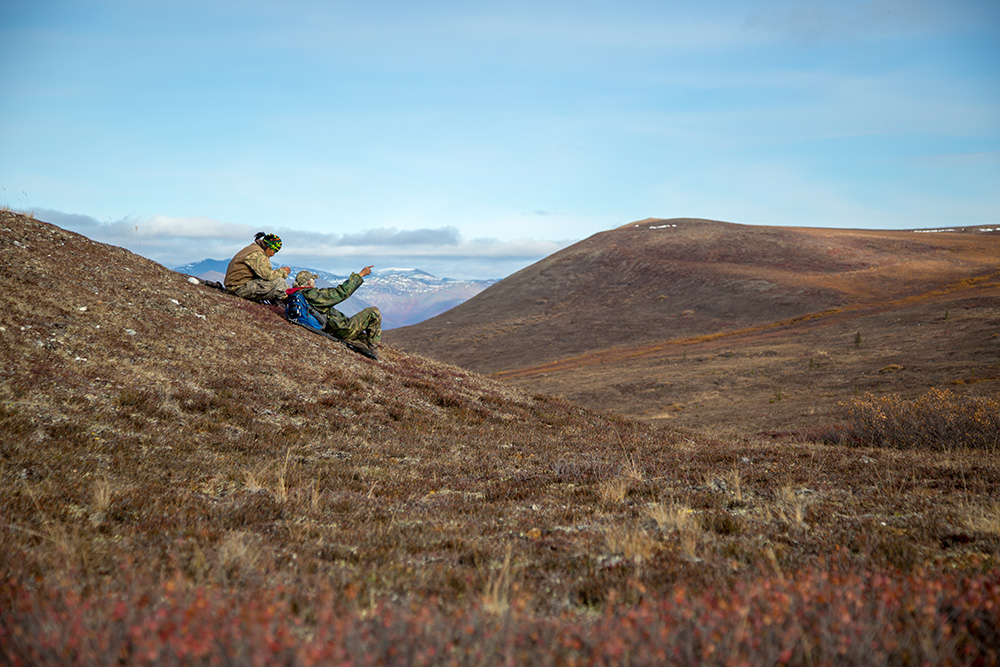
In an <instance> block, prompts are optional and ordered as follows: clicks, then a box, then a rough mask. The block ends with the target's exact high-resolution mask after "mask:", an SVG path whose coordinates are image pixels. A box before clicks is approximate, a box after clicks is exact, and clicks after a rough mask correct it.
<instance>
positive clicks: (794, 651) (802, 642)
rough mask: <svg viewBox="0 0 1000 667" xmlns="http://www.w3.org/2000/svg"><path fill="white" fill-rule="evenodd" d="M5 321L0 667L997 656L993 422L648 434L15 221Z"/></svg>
mask: <svg viewBox="0 0 1000 667" xmlns="http://www.w3.org/2000/svg"><path fill="white" fill-rule="evenodd" d="M976 285H977V286H983V285H984V283H983V282H982V281H980V282H977V283H976ZM0 294H2V295H3V296H2V305H3V307H2V308H0V664H5V665H6V664H11V665H39V666H46V665H58V666H60V667H61V666H63V665H93V664H101V665H104V664H122V665H161V664H281V665H295V666H298V665H317V664H362V665H438V664H456V665H492V664H498V665H500V664H504V665H509V664H538V665H562V664H622V663H623V662H628V663H629V664H636V665H660V664H665V663H671V662H676V663H677V664H731V663H733V662H736V663H740V664H743V663H745V664H777V663H778V662H783V663H787V664H807V663H818V664H837V663H850V664H896V663H899V664H904V663H911V662H920V663H924V662H926V663H930V664H948V663H952V664H958V663H963V662H967V663H973V664H992V663H994V662H996V660H997V659H998V654H997V650H996V647H997V646H998V640H997V639H998V638H997V635H996V632H995V628H996V627H998V626H1000V457H998V456H997V452H998V450H1000V401H997V400H996V399H995V398H994V399H993V400H991V401H980V402H972V403H961V402H956V401H954V400H953V399H948V405H944V406H938V405H936V404H935V405H932V406H931V408H930V409H927V410H925V411H924V412H926V415H923V414H916V415H915V417H912V418H911V417H907V418H906V419H905V420H904V421H903V425H904V426H911V425H912V426H914V427H915V430H920V429H923V431H926V433H925V435H928V436H929V440H928V442H926V443H925V444H924V445H922V446H920V447H914V446H912V444H911V443H910V442H909V441H902V442H901V441H899V440H898V439H897V440H886V438H884V437H882V436H881V435H879V433H877V432H876V433H875V436H876V437H874V438H873V437H870V436H867V435H866V432H865V429H868V428H869V426H868V425H867V424H866V423H864V422H863V421H857V420H853V421H852V420H848V421H847V423H846V425H845V427H844V429H846V430H844V429H840V430H838V429H834V430H832V431H831V434H832V435H831V437H829V438H816V439H812V440H810V439H807V438H804V437H802V436H799V437H798V438H795V439H792V438H780V439H776V438H774V437H772V436H769V435H768V436H760V435H756V434H753V433H749V432H748V433H743V434H740V435H733V436H725V437H706V436H704V435H702V434H700V433H697V432H695V431H692V430H690V429H683V430H682V429H673V428H655V427H653V426H651V425H649V424H645V423H642V422H637V421H634V420H629V419H625V418H621V417H619V416H615V415H609V414H607V413H604V412H600V411H595V410H590V409H586V408H583V407H580V406H578V405H575V404H573V403H570V402H568V401H565V400H562V399H559V398H555V397H553V396H551V395H547V394H542V393H538V392H528V391H523V390H521V389H518V388H516V387H511V386H510V385H508V384H507V383H505V382H499V381H497V380H495V379H492V378H488V377H484V376H482V375H479V374H476V373H473V372H469V371H465V370H462V369H461V368H458V367H456V366H452V365H447V364H443V363H440V362H437V361H433V360H430V359H427V358H424V357H421V356H419V355H412V354H407V353H405V352H402V351H400V350H398V349H396V348H395V347H393V346H391V345H390V346H389V347H387V349H385V351H384V353H383V354H382V359H381V360H380V361H378V362H375V361H372V360H370V359H367V358H365V357H362V356H360V355H357V354H354V353H353V352H351V351H349V350H347V349H346V348H344V347H343V346H341V345H340V344H338V343H335V342H332V341H329V340H327V339H325V338H322V337H319V336H316V335H314V334H311V333H309V332H307V331H305V330H303V329H301V328H299V327H294V326H291V325H289V324H288V323H287V322H286V321H285V320H284V318H283V317H282V315H281V313H280V312H279V311H278V309H276V308H273V307H269V306H261V305H257V304H253V303H249V302H246V301H243V300H240V299H238V298H236V297H233V296H231V295H229V294H225V293H222V292H220V291H216V290H212V289H209V288H207V287H205V286H204V285H199V284H194V283H191V282H189V281H188V280H186V279H185V277H184V276H182V275H180V274H178V273H176V272H174V271H170V270H169V269H167V268H166V267H163V266H160V265H159V264H156V263H154V262H151V261H148V260H146V259H143V258H141V257H138V256H136V255H134V254H132V253H130V252H128V251H126V250H123V249H121V248H116V247H112V246H108V245H104V244H100V243H94V242H92V241H90V240H88V239H86V238H83V237H81V236H79V235H77V234H73V233H70V232H66V231H64V230H62V229H59V228H58V227H55V226H53V225H50V224H47V223H44V222H41V221H38V220H34V219H32V218H30V217H26V216H23V215H18V214H15V213H12V212H10V211H7V210H0ZM904 298H905V297H904ZM979 298H980V297H974V298H973V297H971V293H970V296H968V297H966V300H965V301H963V302H962V303H963V304H964V306H968V307H969V309H968V310H961V311H959V310H954V311H951V314H950V315H949V316H948V317H947V319H944V316H943V315H941V314H940V313H938V318H939V319H944V321H945V322H947V323H960V322H962V321H964V319H963V318H965V315H964V313H973V312H978V311H976V309H977V308H979V305H977V304H978V303H979V301H977V300H976V299H979ZM948 306H949V307H951V308H954V307H955V304H952V303H950V302H949V304H948ZM964 306H963V307H964ZM922 328H923V327H922ZM928 331H929V334H930V335H932V336H938V337H941V336H942V335H944V334H946V333H947V330H946V329H944V328H942V327H937V328H928ZM762 335H767V334H762ZM868 340H869V335H868V334H865V338H864V341H863V342H862V346H861V349H862V350H863V349H865V346H866V345H867V344H868ZM939 340H940V341H942V342H940V343H938V344H942V345H943V344H945V342H946V341H950V340H951V339H950V338H947V337H945V338H939ZM772 344H773V345H774V346H775V347H776V349H777V346H778V343H772ZM977 344H978V343H977ZM901 347H902V345H901ZM690 349H691V350H692V351H694V350H696V349H698V348H697V346H692V347H690ZM647 351H648V352H649V354H654V353H658V350H656V349H653V348H650V349H649V350H647ZM699 355H702V353H700V352H699ZM703 356H705V359H704V360H703V361H702V360H699V359H697V358H694V359H692V358H691V357H694V354H692V355H689V359H690V363H692V364H694V363H698V364H703V366H702V367H701V368H702V369H706V370H707V369H708V368H710V367H712V364H715V363H717V362H719V361H720V360H722V359H725V358H726V357H724V356H720V357H711V358H710V357H709V356H708V355H707V354H704V355H703ZM773 358H775V357H768V359H773ZM673 361H676V360H671V362H672V363H673ZM818 362H819V363H820V364H824V363H828V362H827V361H824V360H822V359H818ZM575 363H578V364H579V365H580V366H581V367H590V366H588V364H590V361H589V360H587V359H579V360H578V362H575ZM644 364H645V365H652V364H648V363H646V362H644ZM598 365H599V364H598ZM676 365H677V366H678V367H680V366H682V363H681V362H678V363H677V364H676ZM831 372H837V371H835V370H832V371H831ZM904 374H905V371H900V372H899V373H897V375H899V376H903V375H904ZM963 377H965V378H966V379H968V380H969V381H970V382H973V381H976V380H979V379H981V375H980V373H979V372H978V371H977V373H976V375H975V376H974V377H973V376H972V374H971V372H970V373H968V374H967V375H965V376H963ZM628 381H629V382H634V381H637V380H636V379H635V378H634V377H629V378H628ZM986 384H987V383H978V384H971V385H968V386H972V387H976V386H984V385H986ZM627 391H629V392H631V393H633V394H636V395H638V394H641V393H642V392H644V391H645V388H643V387H636V388H633V389H627ZM865 405H869V406H875V407H878V404H876V403H873V402H871V401H869V402H867V403H865ZM968 407H971V408H973V411H972V412H971V413H969V414H968V415H967V419H966V421H964V422H963V421H958V422H954V420H952V421H949V423H957V424H958V427H957V430H956V428H955V427H953V428H952V431H953V432H954V433H957V435H958V436H959V437H961V438H964V439H963V440H962V441H961V442H956V441H954V440H952V439H951V438H950V436H942V435H941V434H940V432H939V431H937V430H936V427H937V425H938V424H937V422H933V419H932V423H931V424H930V425H931V426H934V427H935V428H934V429H930V430H928V429H927V428H924V427H923V425H924V424H926V423H927V421H926V420H925V419H924V416H930V417H931V418H937V417H941V416H942V415H943V416H944V417H948V418H949V419H950V418H951V417H954V416H956V415H958V414H959V409H960V408H963V409H964V408H968ZM969 420H972V421H971V422H970V421H969ZM969 423H975V424H976V425H977V427H979V426H978V425H981V428H980V430H981V431H984V433H983V434H979V433H978V432H977V433H976V434H973V437H970V436H969V430H970V429H968V428H965V426H966V425H967V424H969ZM869 430H870V429H869ZM844 433H848V434H851V435H850V437H847V438H842V437H841V435H842V434H844ZM862 436H864V438H863V437H862ZM983 436H985V437H983ZM873 442H874V443H875V444H872V443H873ZM935 629H939V630H940V631H935Z"/></svg>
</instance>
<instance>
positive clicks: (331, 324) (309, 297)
mask: <svg viewBox="0 0 1000 667" xmlns="http://www.w3.org/2000/svg"><path fill="white" fill-rule="evenodd" d="M371 272H372V267H370V266H366V267H365V268H363V269H361V270H360V271H358V272H357V273H352V274H351V276H350V277H349V278H348V279H347V280H345V281H344V282H342V283H341V284H340V285H338V286H337V287H316V278H318V277H319V276H317V275H316V274H315V273H309V272H308V271H299V272H298V273H297V274H295V287H293V288H291V289H290V290H288V291H287V293H288V294H292V293H293V292H301V293H302V296H303V297H305V300H306V301H308V302H309V305H310V306H312V307H313V308H315V309H316V310H318V311H320V312H321V313H323V314H324V315H326V325H324V327H323V331H325V332H327V333H329V334H331V335H332V336H336V337H337V338H339V339H341V340H346V341H354V342H358V343H361V344H363V345H365V346H366V347H368V348H369V349H370V350H372V351H374V350H376V349H378V347H379V345H380V344H381V341H382V313H381V312H380V311H379V309H378V308H377V307H375V306H370V307H368V308H365V309H364V310H362V311H361V312H360V313H357V314H356V315H353V316H351V317H347V316H346V315H344V314H343V313H342V312H340V311H339V310H337V309H336V308H334V306H335V305H337V304H338V303H340V302H341V301H344V300H346V299H347V298H348V297H350V296H351V295H352V294H354V292H355V291H356V290H357V289H358V288H359V287H361V285H362V283H364V278H365V276H367V275H368V274H370V273H371Z"/></svg>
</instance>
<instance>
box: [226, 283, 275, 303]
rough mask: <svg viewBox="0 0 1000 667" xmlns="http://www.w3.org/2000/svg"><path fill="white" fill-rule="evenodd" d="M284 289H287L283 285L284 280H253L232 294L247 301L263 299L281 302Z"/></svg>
mask: <svg viewBox="0 0 1000 667" xmlns="http://www.w3.org/2000/svg"><path fill="white" fill-rule="evenodd" d="M286 289H288V285H286V284H285V279H284V278H275V279H274V280H261V279H260V278H254V279H253V280H251V281H250V282H248V283H247V284H246V285H243V286H242V287H237V288H236V289H235V290H233V294H235V295H236V296H238V297H240V298H241V299H247V300H248V301H264V300H265V299H273V300H275V301H281V300H282V299H284V298H285V290H286Z"/></svg>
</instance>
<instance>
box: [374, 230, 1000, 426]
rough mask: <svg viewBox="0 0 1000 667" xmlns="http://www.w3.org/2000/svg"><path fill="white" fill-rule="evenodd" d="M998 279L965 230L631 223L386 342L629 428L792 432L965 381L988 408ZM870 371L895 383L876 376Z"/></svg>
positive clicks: (987, 238) (998, 325)
mask: <svg viewBox="0 0 1000 667" xmlns="http://www.w3.org/2000/svg"><path fill="white" fill-rule="evenodd" d="M998 268H1000V233H998V232H997V231H994V230H988V231H987V230H984V229H983V228H964V229H960V230H955V231H947V232H945V231H938V232H933V233H930V232H924V233H920V232H916V231H871V230H840V229H812V228H780V227H758V226H748V225H738V224H732V223H724V222H714V221H708V220H691V219H676V220H644V221H641V222H638V223H630V224H628V225H624V226H622V227H619V228H617V229H614V230H611V231H608V232H604V233H601V234H596V235H594V236H592V237H590V238H588V239H586V240H584V241H581V242H580V243H577V244H576V245H573V246H571V247H569V248H566V249H564V250H562V251H560V252H558V253H555V254H554V255H552V256H550V257H548V258H546V259H544V260H542V261H540V262H538V263H536V264H534V265H532V266H530V267H528V268H526V269H524V270H522V271H520V272H518V273H517V274H515V275H513V276H511V277H509V278H507V279H505V280H502V281H500V282H499V283H497V284H495V285H493V286H492V287H490V288H489V289H487V290H486V291H484V292H483V293H481V294H480V295H478V296H476V297H474V298H473V299H471V300H469V301H468V302H466V303H464V304H462V305H460V306H458V307H457V308H455V309H453V310H451V311H449V312H447V313H444V314H443V315H440V316H438V317H436V318H434V319H431V320H428V321H426V322H423V323H421V324H419V325H415V326H412V327H407V328H403V329H399V330H395V331H393V332H391V335H390V338H389V340H391V341H392V342H393V343H394V344H396V345H398V346H399V347H401V348H403V349H410V350H420V351H421V353H423V354H427V355H430V356H433V357H435V358H438V359H442V360H445V361H448V362H450V363H455V364H458V365H461V366H464V367H467V368H471V369H475V370H479V371H482V372H488V373H495V374H496V375H497V376H498V377H501V378H504V379H505V380H507V381H508V382H511V383H515V384H518V385H520V386H523V387H526V388H529V389H531V390H538V391H546V392H552V393H555V394H557V395H561V396H565V397H569V398H571V399H573V400H574V401H578V402H580V403H581V404H583V405H588V406H591V407H598V408H600V409H609V410H614V411H617V412H621V413H622V414H626V415H630V416H633V417H637V418H641V419H645V420H650V421H662V420H671V421H673V422H674V423H676V424H678V425H684V426H697V427H705V426H713V425H714V426H717V427H720V428H728V427H755V428H760V429H780V428H792V427H801V426H804V425H809V424H813V425H815V424H816V423H817V422H818V421H822V419H828V418H829V416H830V414H831V411H832V409H833V408H834V407H835V406H836V405H837V403H838V402H841V401H845V400H848V399H849V398H850V397H851V396H852V395H853V394H855V393H856V392H858V391H860V390H865V389H871V388H873V387H879V388H881V389H883V390H885V389H886V388H887V387H891V388H893V389H903V390H909V391H917V390H918V389H926V388H928V387H931V386H937V385H941V384H944V383H948V382H952V381H958V380H960V379H961V378H962V377H964V376H966V375H968V374H969V373H976V372H978V373H979V378H980V379H983V378H993V379H994V384H988V385H982V386H979V387H976V388H975V389H970V390H974V391H991V390H992V391H995V390H996V388H997V384H996V383H995V379H996V378H997V377H1000V368H998V366H997V361H998V360H1000V341H998V340H997V339H996V338H995V337H994V336H993V334H995V333H997V332H998V331H1000V291H998V288H997V277H998V274H997V271H998ZM946 314H948V315H950V319H949V320H948V321H947V322H945V323H944V324H940V321H941V320H944V318H945V317H946ZM924 323H926V324H928V325H930V326H929V327H928V328H924V329H921V328H920V327H921V326H922V325H923V324H924ZM930 331H935V332H936V333H937V335H935V336H931V335H925V334H928V332H930ZM859 335H860V336H861V340H862V342H861V344H859V345H855V342H856V338H857V337H858V336H859ZM709 360H713V361H711V362H709ZM887 366H903V367H905V369H906V370H905V372H901V373H892V372H885V373H881V374H880V373H879V370H881V369H883V368H885V367H887ZM802 369H805V371H809V372H803V373H799V372H798V371H799V370H802ZM817 369H822V370H817Z"/></svg>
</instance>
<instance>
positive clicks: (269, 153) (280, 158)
mask: <svg viewBox="0 0 1000 667" xmlns="http://www.w3.org/2000/svg"><path fill="white" fill-rule="evenodd" d="M0 80H2V81H3V82H4V84H3V95H2V96H0V187H2V190H0V205H6V206H8V207H10V208H15V209H24V210H31V211H34V212H35V213H36V215H38V217H39V218H41V219H43V220H47V221H50V222H53V223H56V224H59V225H60V226H63V227H65V228H67V229H72V230H74V231H79V232H81V233H84V234H86V235H88V236H90V237H91V238H95V239H97V240H100V241H105V242H111V243H114V244H115V245H122V246H125V247H128V248H129V249H131V250H133V251H136V252H139V253H140V254H143V255H145V256H148V257H150V258H152V259H155V260H156V261H159V262H162V263H164V264H166V265H167V266H179V265H181V264H185V263H187V262H190V261H196V260H199V259H203V258H206V257H213V258H225V257H228V256H231V255H232V254H233V253H234V252H235V251H236V250H238V249H239V248H241V247H243V245H245V244H246V243H247V242H249V240H250V239H251V238H252V236H253V234H254V233H255V232H257V231H271V232H276V233H278V234H280V235H281V236H282V238H283V239H284V244H285V245H284V249H283V250H282V253H281V254H279V255H278V256H277V257H276V260H278V263H282V264H283V263H286V262H287V263H293V264H297V265H305V266H313V267H314V268H320V269H325V270H331V271H338V272H346V271H348V270H352V269H357V268H360V267H361V266H364V265H367V264H372V263H374V264H376V266H382V267H388V266H390V265H392V266H412V267H417V268H421V269H424V270H426V271H429V272H431V273H434V274H436V275H439V276H446V277H457V278H470V277H475V278H501V277H504V276H506V275H509V274H510V273H512V272H513V271H515V270H517V269H519V268H521V267H523V266H527V265H528V264H530V263H532V262H534V261H537V260H538V259H540V258H541V257H543V256H545V255H547V254H550V253H551V252H554V251H556V250H558V249H559V248H561V247H564V246H566V245H568V244H569V243H571V242H573V241H576V240H579V239H581V238H585V237H587V236H589V235H591V234H593V233H596V232H599V231H603V230H606V229H611V228H614V227H617V226H620V225H623V224H626V223H628V222H631V221H635V220H639V219H643V218H647V217H661V218H669V217H702V218H712V219H718V220H726V221H729V222H740V223H747V224H765V225H785V226H797V225H802V226H821V227H860V228H876V229H905V228H920V227H924V228H926V227H942V226H949V227H950V226H958V225H978V224H996V223H998V222H1000V2H997V0H898V1H889V0H869V1H856V0H837V1H836V2H833V1H831V2H827V1H825V0H797V1H794V2H793V1H787V0H780V1H779V0H775V1H769V0H761V1H744V2H732V1H718V0H703V1H701V2H697V3H689V2H667V1H663V0H659V1H630V0H622V1H620V2H588V1H586V0H577V1H575V2H562V1H546V0H530V1H526V2H516V1H515V2H503V1H500V2H489V3H485V2H443V1H429V2H398V1H395V0H387V1H384V2H369V3H360V2H339V1H337V0H328V1H318V0H317V1H312V0H306V1H299V0H275V1H272V0H196V1H188V0H172V1H170V2H161V1H159V0H129V1H125V0H95V1H89V0H73V1H68V0H4V2H3V3H0ZM282 260H283V261H282Z"/></svg>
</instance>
